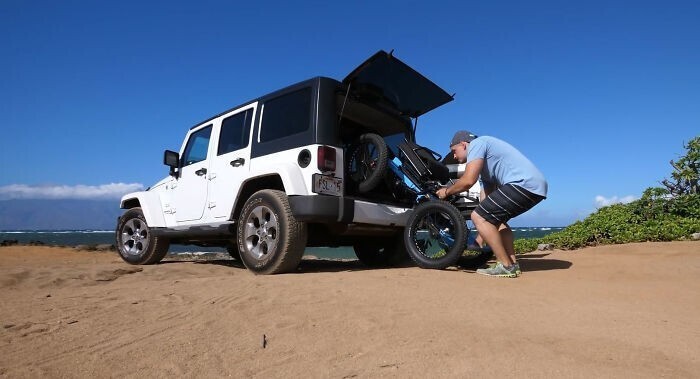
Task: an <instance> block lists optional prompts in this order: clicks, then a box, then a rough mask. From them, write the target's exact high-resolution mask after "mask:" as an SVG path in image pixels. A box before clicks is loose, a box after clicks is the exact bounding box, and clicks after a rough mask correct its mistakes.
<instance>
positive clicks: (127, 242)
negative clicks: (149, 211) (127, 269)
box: [116, 208, 170, 265]
mask: <svg viewBox="0 0 700 379" xmlns="http://www.w3.org/2000/svg"><path fill="white" fill-rule="evenodd" d="M116 243H117V251H118V252H119V256H120V257H122V259H123V260H124V261H126V262H127V263H131V264H134V265H150V264H154V263H158V262H160V261H161V259H163V257H165V254H167V253H168V248H169V247H170V242H169V241H168V240H167V239H166V238H163V237H156V236H155V235H153V232H152V231H151V229H150V228H149V227H148V224H147V223H146V218H145V217H144V216H143V211H142V210H141V208H131V209H129V210H128V211H126V212H124V214H123V215H122V217H120V218H119V222H118V223H117V235H116Z"/></svg>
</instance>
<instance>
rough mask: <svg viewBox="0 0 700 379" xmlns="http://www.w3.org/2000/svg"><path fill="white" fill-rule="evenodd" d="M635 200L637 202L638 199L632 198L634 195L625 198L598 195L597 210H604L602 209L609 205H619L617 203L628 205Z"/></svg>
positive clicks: (596, 199) (596, 200)
mask: <svg viewBox="0 0 700 379" xmlns="http://www.w3.org/2000/svg"><path fill="white" fill-rule="evenodd" d="M635 200H637V198H636V197H634V196H632V195H628V196H624V197H617V196H613V197H605V196H602V195H598V196H596V197H595V206H596V207H597V208H602V207H606V206H608V205H613V204H617V203H623V204H627V203H631V202H633V201H635Z"/></svg>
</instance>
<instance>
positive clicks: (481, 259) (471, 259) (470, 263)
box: [457, 249, 493, 269]
mask: <svg viewBox="0 0 700 379" xmlns="http://www.w3.org/2000/svg"><path fill="white" fill-rule="evenodd" d="M491 258H493V251H492V250H491V249H487V250H483V251H469V252H468V253H465V254H463V255H462V256H461V257H460V258H459V261H458V262H457V264H458V265H459V267H462V268H468V269H476V268H479V267H482V266H483V265H485V264H486V263H487V262H488V261H490V260H491Z"/></svg>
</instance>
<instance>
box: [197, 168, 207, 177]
mask: <svg viewBox="0 0 700 379" xmlns="http://www.w3.org/2000/svg"><path fill="white" fill-rule="evenodd" d="M194 173H195V174H197V176H202V175H206V174H207V169H206V168H204V167H202V168H200V169H199V170H197V171H195V172H194Z"/></svg>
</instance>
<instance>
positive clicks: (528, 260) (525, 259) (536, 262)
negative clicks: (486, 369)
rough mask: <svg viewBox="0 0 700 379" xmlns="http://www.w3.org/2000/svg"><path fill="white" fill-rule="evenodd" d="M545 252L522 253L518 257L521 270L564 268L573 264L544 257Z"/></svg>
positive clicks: (545, 255)
mask: <svg viewBox="0 0 700 379" xmlns="http://www.w3.org/2000/svg"><path fill="white" fill-rule="evenodd" d="M548 255H549V253H547V254H524V255H521V256H519V257H518V262H520V268H521V269H522V270H523V271H549V270H566V269H568V268H570V267H571V266H572V265H573V264H572V263H571V262H569V261H564V260H561V259H549V258H545V257H547V256H548Z"/></svg>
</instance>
